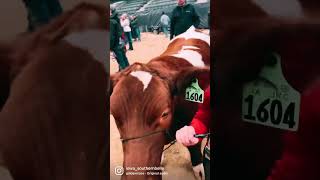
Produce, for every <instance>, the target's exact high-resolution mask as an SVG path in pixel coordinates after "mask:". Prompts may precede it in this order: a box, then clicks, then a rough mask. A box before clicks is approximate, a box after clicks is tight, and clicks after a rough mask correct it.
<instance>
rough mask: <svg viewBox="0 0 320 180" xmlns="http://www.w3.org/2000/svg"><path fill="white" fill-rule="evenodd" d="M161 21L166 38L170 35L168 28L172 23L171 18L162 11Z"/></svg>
mask: <svg viewBox="0 0 320 180" xmlns="http://www.w3.org/2000/svg"><path fill="white" fill-rule="evenodd" d="M160 23H161V27H162V31H163V33H164V34H165V36H166V38H167V37H168V34H169V33H168V28H169V25H170V18H169V16H167V15H166V14H165V13H164V12H162V15H161V18H160Z"/></svg>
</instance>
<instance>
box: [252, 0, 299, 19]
mask: <svg viewBox="0 0 320 180" xmlns="http://www.w3.org/2000/svg"><path fill="white" fill-rule="evenodd" d="M252 1H253V3H255V4H256V5H257V6H258V7H260V8H261V9H262V10H264V11H265V12H266V13H267V14H269V15H271V16H275V17H282V18H283V17H285V18H301V17H303V9H302V7H301V4H300V3H299V1H297V0H282V1H281V2H279V0H252ZM281 5H282V6H281Z"/></svg>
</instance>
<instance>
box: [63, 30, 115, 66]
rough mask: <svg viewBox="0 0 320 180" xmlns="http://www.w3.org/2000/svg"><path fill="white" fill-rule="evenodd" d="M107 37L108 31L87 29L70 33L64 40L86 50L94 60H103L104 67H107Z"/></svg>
mask: <svg viewBox="0 0 320 180" xmlns="http://www.w3.org/2000/svg"><path fill="white" fill-rule="evenodd" d="M108 37H109V31H105V30H88V31H82V32H75V33H72V34H70V35H68V36H66V37H65V38H64V40H66V41H67V42H68V43H70V44H71V45H72V46H75V47H78V48H81V49H84V50H86V51H88V52H89V53H90V54H91V55H92V56H93V57H94V58H95V59H96V60H98V61H99V62H104V65H105V67H107V59H108V57H107V54H108V53H107V50H108V49H109V47H108V46H109V43H107V42H108ZM108 71H109V70H108Z"/></svg>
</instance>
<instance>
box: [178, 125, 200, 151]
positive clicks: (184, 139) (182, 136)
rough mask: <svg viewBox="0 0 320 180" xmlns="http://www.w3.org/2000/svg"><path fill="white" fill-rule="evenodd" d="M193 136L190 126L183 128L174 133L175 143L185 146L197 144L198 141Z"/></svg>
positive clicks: (193, 132) (192, 129)
mask: <svg viewBox="0 0 320 180" xmlns="http://www.w3.org/2000/svg"><path fill="white" fill-rule="evenodd" d="M195 134H196V133H195V130H194V128H193V127H192V126H184V127H183V128H181V129H179V130H178V131H177V132H176V139H177V142H179V143H182V144H183V145H185V146H193V145H195V144H197V143H198V142H199V139H198V138H195V137H194V135H195Z"/></svg>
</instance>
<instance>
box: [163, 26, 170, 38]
mask: <svg viewBox="0 0 320 180" xmlns="http://www.w3.org/2000/svg"><path fill="white" fill-rule="evenodd" d="M168 28H169V27H168V26H167V25H163V26H162V31H163V33H164V34H165V35H166V38H167V37H168V34H169V31H168Z"/></svg>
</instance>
